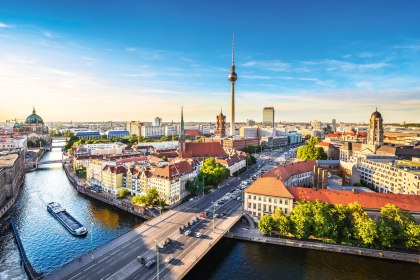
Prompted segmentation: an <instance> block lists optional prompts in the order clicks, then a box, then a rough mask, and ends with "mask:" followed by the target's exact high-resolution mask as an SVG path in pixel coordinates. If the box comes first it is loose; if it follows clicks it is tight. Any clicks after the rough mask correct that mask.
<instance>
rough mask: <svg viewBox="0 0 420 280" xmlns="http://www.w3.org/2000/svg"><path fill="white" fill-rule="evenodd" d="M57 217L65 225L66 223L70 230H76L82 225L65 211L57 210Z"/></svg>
mask: <svg viewBox="0 0 420 280" xmlns="http://www.w3.org/2000/svg"><path fill="white" fill-rule="evenodd" d="M56 215H57V217H59V218H60V219H61V220H62V221H63V222H64V223H66V225H68V226H69V227H70V228H71V229H72V230H76V229H78V228H80V227H82V225H81V224H80V223H79V222H78V221H77V220H76V219H75V218H73V216H71V215H70V214H69V213H67V212H58V213H56Z"/></svg>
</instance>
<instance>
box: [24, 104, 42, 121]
mask: <svg viewBox="0 0 420 280" xmlns="http://www.w3.org/2000/svg"><path fill="white" fill-rule="evenodd" d="M25 124H42V125H43V124H44V121H43V120H42V118H41V117H40V116H38V115H37V114H36V112H35V108H34V109H33V111H32V115H29V116H28V117H27V118H26V121H25Z"/></svg>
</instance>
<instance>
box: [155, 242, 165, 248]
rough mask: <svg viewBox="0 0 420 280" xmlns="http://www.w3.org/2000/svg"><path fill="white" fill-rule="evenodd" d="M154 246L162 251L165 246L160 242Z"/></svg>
mask: <svg viewBox="0 0 420 280" xmlns="http://www.w3.org/2000/svg"><path fill="white" fill-rule="evenodd" d="M156 246H157V247H158V248H159V249H163V248H165V244H163V243H162V242H159V243H158V244H157V245H156Z"/></svg>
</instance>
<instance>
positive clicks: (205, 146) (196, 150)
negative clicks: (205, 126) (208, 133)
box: [184, 142, 227, 158]
mask: <svg viewBox="0 0 420 280" xmlns="http://www.w3.org/2000/svg"><path fill="white" fill-rule="evenodd" d="M226 156H227V154H226V152H225V150H223V147H222V145H220V143H217V142H207V143H195V142H187V143H185V153H184V157H186V158H191V157H226Z"/></svg>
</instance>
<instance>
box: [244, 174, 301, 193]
mask: <svg viewBox="0 0 420 280" xmlns="http://www.w3.org/2000/svg"><path fill="white" fill-rule="evenodd" d="M244 192H245V193H250V194H259V195H266V196H275V197H285V198H293V195H292V194H291V193H290V192H289V191H288V190H287V189H286V187H285V186H284V184H283V183H282V182H281V181H280V180H278V179H276V178H273V177H265V178H264V177H262V178H259V179H257V181H255V182H254V183H253V184H252V185H250V186H249V187H248V188H246V189H245V190H244Z"/></svg>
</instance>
